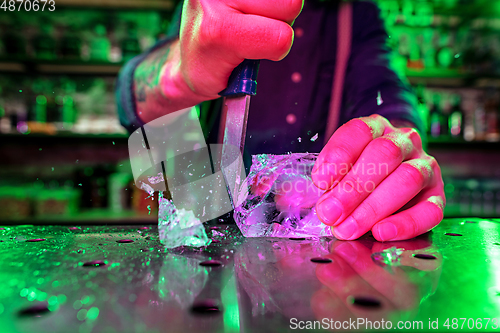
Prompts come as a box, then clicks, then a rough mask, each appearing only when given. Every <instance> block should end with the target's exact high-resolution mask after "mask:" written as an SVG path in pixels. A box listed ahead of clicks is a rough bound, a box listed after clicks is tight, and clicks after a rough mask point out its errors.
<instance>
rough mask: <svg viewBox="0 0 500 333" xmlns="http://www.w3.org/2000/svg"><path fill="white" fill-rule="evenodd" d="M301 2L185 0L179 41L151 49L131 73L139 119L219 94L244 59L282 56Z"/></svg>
mask: <svg viewBox="0 0 500 333" xmlns="http://www.w3.org/2000/svg"><path fill="white" fill-rule="evenodd" d="M302 5H303V0H252V1H248V0H185V1H184V6H183V10H182V20H181V30H180V36H179V40H177V41H175V42H173V43H172V44H169V45H168V46H166V47H164V48H159V49H157V50H155V51H154V52H152V53H151V54H150V55H149V56H148V57H147V58H146V59H145V60H144V61H143V62H142V63H141V64H139V66H138V67H137V68H136V71H135V73H134V90H135V96H136V98H135V100H136V103H137V112H138V115H139V116H140V118H141V119H142V120H143V121H144V122H149V121H151V120H153V119H156V118H158V117H161V116H163V115H165V114H167V113H170V112H173V111H177V110H180V109H183V108H186V107H190V106H193V105H196V104H198V103H201V102H203V101H206V100H210V99H215V98H218V97H219V96H218V93H219V92H221V91H222V90H223V89H224V88H226V86H227V83H228V79H229V76H230V74H231V72H232V71H233V69H234V68H235V67H236V66H238V65H239V64H240V63H241V62H242V61H243V60H244V59H269V60H274V61H278V60H281V59H283V58H284V57H285V56H286V55H287V54H288V52H289V51H290V48H291V47H292V42H293V29H292V27H291V24H292V23H293V21H294V20H295V18H296V17H297V16H298V15H299V14H300V11H301V10H302Z"/></svg>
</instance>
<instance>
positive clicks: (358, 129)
mask: <svg viewBox="0 0 500 333" xmlns="http://www.w3.org/2000/svg"><path fill="white" fill-rule="evenodd" d="M345 126H346V127H347V129H348V130H349V131H354V132H353V133H356V134H361V135H369V136H370V137H373V136H372V129H371V127H370V125H368V124H367V123H366V122H365V121H363V120H362V119H361V118H356V119H352V120H350V121H349V122H347V123H346V124H345Z"/></svg>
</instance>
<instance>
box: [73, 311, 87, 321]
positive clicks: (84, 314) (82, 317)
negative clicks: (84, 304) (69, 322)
mask: <svg viewBox="0 0 500 333" xmlns="http://www.w3.org/2000/svg"><path fill="white" fill-rule="evenodd" d="M86 317H87V310H86V309H81V310H80V311H78V313H77V314H76V318H78V320H85V318H86Z"/></svg>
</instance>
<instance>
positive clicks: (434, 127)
mask: <svg viewBox="0 0 500 333" xmlns="http://www.w3.org/2000/svg"><path fill="white" fill-rule="evenodd" d="M443 123H444V115H443V112H442V108H441V94H439V93H437V92H435V93H434V94H433V95H432V107H431V110H430V112H429V127H428V128H429V134H430V135H431V136H432V137H435V138H437V137H439V136H441V134H442V133H443V132H442V131H443V126H442V125H443Z"/></svg>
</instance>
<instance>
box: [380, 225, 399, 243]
mask: <svg viewBox="0 0 500 333" xmlns="http://www.w3.org/2000/svg"><path fill="white" fill-rule="evenodd" d="M376 232H378V238H379V239H380V240H381V241H382V242H385V241H388V240H391V239H394V238H395V237H396V236H397V235H398V228H396V226H395V225H394V224H392V223H390V222H386V223H381V224H379V225H377V227H376Z"/></svg>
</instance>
